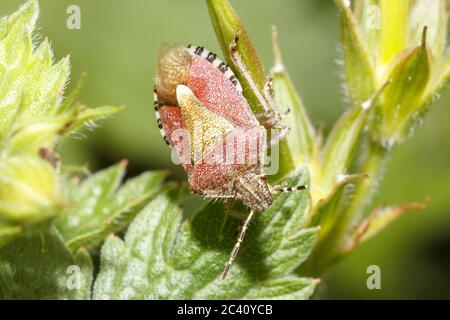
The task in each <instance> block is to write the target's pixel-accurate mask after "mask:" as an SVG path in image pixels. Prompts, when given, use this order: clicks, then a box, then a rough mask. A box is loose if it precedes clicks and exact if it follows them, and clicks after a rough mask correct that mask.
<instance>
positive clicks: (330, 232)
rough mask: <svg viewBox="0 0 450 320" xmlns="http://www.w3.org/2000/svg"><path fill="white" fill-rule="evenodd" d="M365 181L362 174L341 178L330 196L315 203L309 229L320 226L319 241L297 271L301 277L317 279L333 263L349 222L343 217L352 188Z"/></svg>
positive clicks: (347, 218) (349, 217)
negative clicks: (307, 276)
mask: <svg viewBox="0 0 450 320" xmlns="http://www.w3.org/2000/svg"><path fill="white" fill-rule="evenodd" d="M365 178H368V176H367V175H365V174H354V175H347V176H342V177H340V179H339V180H338V182H337V184H336V186H335V187H334V189H333V191H332V192H331V193H330V195H329V196H328V197H327V198H324V199H321V200H320V201H319V202H318V203H317V206H316V207H315V208H314V211H313V215H312V217H310V219H309V221H308V226H320V233H319V239H318V243H317V245H316V246H315V248H314V250H313V253H312V254H311V256H310V257H309V259H308V261H307V262H306V263H305V264H304V265H302V266H301V267H300V269H299V273H300V274H307V275H318V274H320V273H321V272H323V270H324V269H325V267H327V266H328V265H329V263H331V262H333V260H334V258H335V256H336V253H335V252H336V249H337V248H339V245H340V242H341V240H342V237H343V235H344V233H345V231H346V230H347V227H348V223H349V221H350V220H351V218H352V217H351V216H348V215H346V213H347V211H346V208H347V206H349V203H350V202H351V198H352V196H351V193H352V188H353V187H354V184H356V185H358V184H357V183H361V182H362V181H363V180H362V179H365Z"/></svg>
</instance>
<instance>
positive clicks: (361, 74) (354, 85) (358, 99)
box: [336, 0, 376, 105]
mask: <svg viewBox="0 0 450 320" xmlns="http://www.w3.org/2000/svg"><path fill="white" fill-rule="evenodd" d="M336 3H337V5H338V7H339V9H340V11H341V42H342V49H343V55H344V73H345V78H346V81H347V86H346V89H347V95H348V97H349V98H350V101H351V102H352V104H353V105H361V104H362V103H364V102H365V101H367V100H368V99H369V98H370V97H371V96H372V95H373V93H374V92H375V85H376V84H375V81H376V80H375V70H374V66H373V61H372V57H371V56H370V54H369V51H368V50H367V47H366V43H365V42H364V40H363V37H362V35H361V33H360V30H359V28H358V23H357V21H356V19H355V17H354V15H353V13H352V11H351V9H350V8H349V7H348V6H347V5H346V4H345V1H344V0H337V1H336Z"/></svg>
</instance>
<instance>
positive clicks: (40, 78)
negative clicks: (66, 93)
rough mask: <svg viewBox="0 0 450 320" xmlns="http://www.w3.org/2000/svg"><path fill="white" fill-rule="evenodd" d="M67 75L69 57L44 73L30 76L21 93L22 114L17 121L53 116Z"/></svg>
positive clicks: (59, 103)
mask: <svg viewBox="0 0 450 320" xmlns="http://www.w3.org/2000/svg"><path fill="white" fill-rule="evenodd" d="M69 74H70V61H69V57H66V58H64V59H62V60H61V61H60V62H58V63H57V64H55V65H54V66H52V67H50V68H49V69H48V70H45V71H44V72H40V73H35V74H30V76H29V80H28V81H29V82H28V85H27V86H26V87H24V91H23V98H22V105H23V107H22V112H21V114H20V116H19V118H18V119H17V121H23V120H27V119H29V118H32V117H36V116H43V115H52V114H54V113H55V112H56V110H57V109H58V107H59V106H60V105H61V101H62V95H63V90H64V87H65V85H66V82H67V81H68V79H69Z"/></svg>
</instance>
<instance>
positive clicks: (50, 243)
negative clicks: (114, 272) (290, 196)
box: [0, 228, 93, 300]
mask: <svg viewBox="0 0 450 320" xmlns="http://www.w3.org/2000/svg"><path fill="white" fill-rule="evenodd" d="M92 272H93V266H92V261H91V259H90V256H89V254H88V253H87V252H86V251H84V250H80V251H78V252H77V253H75V254H74V255H73V256H72V255H71V253H70V252H69V250H68V249H67V248H66V247H65V245H64V242H63V240H62V238H61V236H60V235H59V234H58V232H57V231H56V230H55V229H54V228H50V230H44V231H40V232H39V233H38V234H36V235H32V236H29V237H21V238H19V239H17V240H14V241H12V242H10V243H8V244H7V245H6V246H4V247H3V248H1V249H0V299H40V300H41V299H89V298H90V287H91V282H92Z"/></svg>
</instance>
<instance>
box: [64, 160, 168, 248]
mask: <svg viewBox="0 0 450 320" xmlns="http://www.w3.org/2000/svg"><path fill="white" fill-rule="evenodd" d="M125 165H126V162H121V163H119V164H117V165H115V166H113V167H111V168H109V169H105V170H103V171H100V172H98V173H96V174H95V175H93V176H91V177H88V178H87V179H86V180H84V181H82V182H81V183H76V182H75V181H73V183H74V185H72V187H71V189H70V192H69V198H70V200H71V203H72V205H73V206H74V208H73V209H72V210H70V211H69V212H68V213H67V214H66V215H64V216H61V217H59V218H58V219H57V221H56V222H55V225H56V226H57V228H58V230H59V231H60V233H61V234H62V236H63V237H64V239H65V241H66V243H67V245H68V246H69V247H70V248H71V249H73V250H76V249H78V248H79V247H81V246H83V247H87V248H93V247H95V246H97V245H99V244H100V243H101V241H103V239H104V238H105V237H106V236H107V234H109V233H111V232H117V231H120V230H121V229H122V228H124V227H125V226H126V225H127V224H128V222H129V221H130V220H131V219H132V218H133V217H134V216H135V215H136V214H137V212H138V211H139V210H140V209H142V207H143V206H144V205H145V203H146V202H147V201H148V200H149V199H150V198H151V197H153V196H155V195H156V193H157V192H158V190H159V188H160V185H161V183H162V181H163V179H164V177H165V174H164V173H163V172H148V173H143V174H142V175H140V176H139V177H136V178H133V179H130V180H128V181H127V182H126V183H125V184H124V185H123V186H121V187H120V188H119V185H120V183H121V181H122V178H123V176H124V174H125Z"/></svg>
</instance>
